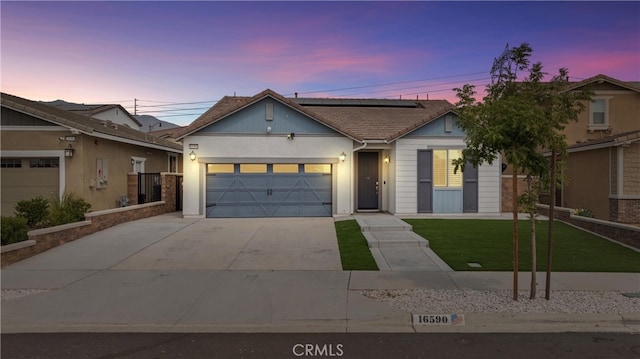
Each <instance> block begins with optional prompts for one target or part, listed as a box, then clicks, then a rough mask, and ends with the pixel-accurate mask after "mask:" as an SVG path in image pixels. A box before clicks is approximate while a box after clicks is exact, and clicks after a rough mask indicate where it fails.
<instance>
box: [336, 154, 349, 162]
mask: <svg viewBox="0 0 640 359" xmlns="http://www.w3.org/2000/svg"><path fill="white" fill-rule="evenodd" d="M338 158H339V159H340V161H342V162H344V160H346V159H347V154H346V153H344V152H342V153H341V154H340V156H338Z"/></svg>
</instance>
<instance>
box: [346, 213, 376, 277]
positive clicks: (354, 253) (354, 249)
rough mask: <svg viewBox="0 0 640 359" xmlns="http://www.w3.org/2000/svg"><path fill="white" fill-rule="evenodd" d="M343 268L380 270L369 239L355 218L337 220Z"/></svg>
mask: <svg viewBox="0 0 640 359" xmlns="http://www.w3.org/2000/svg"><path fill="white" fill-rule="evenodd" d="M335 226H336V235H337V237H338V248H339V249H340V260H341V261H342V269H343V270H378V265H377V264H376V261H375V259H373V256H372V255H371V251H370V250H369V246H368V245H367V240H366V239H365V238H364V235H363V234H362V231H361V230H360V226H359V225H358V222H356V221H355V220H348V221H338V222H335Z"/></svg>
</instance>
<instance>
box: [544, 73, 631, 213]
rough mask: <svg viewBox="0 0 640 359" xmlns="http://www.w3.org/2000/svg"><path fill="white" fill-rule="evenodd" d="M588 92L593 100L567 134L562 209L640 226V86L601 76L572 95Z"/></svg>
mask: <svg viewBox="0 0 640 359" xmlns="http://www.w3.org/2000/svg"><path fill="white" fill-rule="evenodd" d="M583 88H587V89H589V90H591V91H592V92H593V96H592V99H593V101H592V102H591V103H589V104H586V109H585V111H584V112H582V113H581V114H580V116H579V118H578V121H577V122H574V123H570V124H569V125H568V126H567V127H566V130H565V131H564V134H565V135H566V137H567V144H568V145H569V156H568V158H567V159H566V163H565V165H564V176H565V177H566V178H567V182H566V183H565V184H564V185H563V186H562V188H561V189H560V191H558V196H557V197H558V198H557V200H556V204H557V205H560V206H563V207H568V208H586V209H589V210H591V211H592V212H593V213H594V215H595V218H598V219H603V220H610V221H615V222H621V223H632V224H640V83H637V82H624V81H620V80H616V79H614V78H611V77H608V76H605V75H597V76H594V77H591V78H589V79H586V80H584V81H581V82H578V83H575V84H572V85H571V86H569V88H567V90H566V91H574V90H579V89H583Z"/></svg>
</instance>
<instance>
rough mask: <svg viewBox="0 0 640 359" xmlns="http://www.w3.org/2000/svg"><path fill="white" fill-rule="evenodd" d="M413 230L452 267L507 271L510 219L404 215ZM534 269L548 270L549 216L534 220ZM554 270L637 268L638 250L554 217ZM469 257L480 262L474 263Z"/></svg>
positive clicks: (526, 243)
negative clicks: (535, 262) (535, 233)
mask: <svg viewBox="0 0 640 359" xmlns="http://www.w3.org/2000/svg"><path fill="white" fill-rule="evenodd" d="M405 221H406V222H407V223H409V224H411V225H412V226H413V231H414V232H416V233H417V234H419V235H421V236H422V237H424V238H426V239H427V240H429V246H430V247H431V249H433V250H434V251H435V252H436V253H437V254H438V256H440V258H442V259H443V260H444V261H445V262H446V263H447V264H448V265H449V266H451V268H453V269H454V270H456V271H471V270H481V271H510V270H513V264H512V263H513V262H512V245H513V244H512V243H513V240H512V228H513V222H512V221H507V220H481V219H407V220H405ZM518 225H519V232H520V235H519V236H520V240H519V247H520V250H519V256H520V265H519V270H521V271H529V270H531V236H530V234H529V230H530V228H531V227H530V224H529V221H528V220H523V221H519V223H518ZM536 232H537V238H538V240H537V251H536V252H537V257H538V261H537V262H538V264H537V269H538V271H544V270H546V263H547V221H538V223H537V225H536ZM553 241H554V242H553V263H552V270H553V271H557V272H640V253H638V252H636V251H633V250H631V249H629V248H626V247H623V246H621V245H618V244H615V243H612V242H610V241H608V240H605V239H602V238H600V237H598V236H596V235H593V234H590V233H587V232H585V231H581V230H579V229H577V228H574V227H571V226H569V225H566V224H564V223H559V222H554V239H553ZM467 263H479V264H480V265H481V266H482V267H480V268H472V267H470V266H469V265H468V264H467Z"/></svg>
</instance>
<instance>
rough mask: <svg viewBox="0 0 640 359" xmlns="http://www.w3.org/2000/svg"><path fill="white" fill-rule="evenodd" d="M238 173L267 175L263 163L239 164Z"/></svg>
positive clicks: (265, 166)
mask: <svg viewBox="0 0 640 359" xmlns="http://www.w3.org/2000/svg"><path fill="white" fill-rule="evenodd" d="M240 173H267V165H266V164H263V163H243V164H240Z"/></svg>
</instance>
